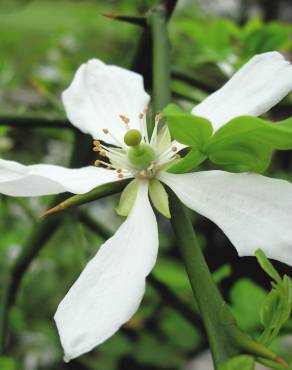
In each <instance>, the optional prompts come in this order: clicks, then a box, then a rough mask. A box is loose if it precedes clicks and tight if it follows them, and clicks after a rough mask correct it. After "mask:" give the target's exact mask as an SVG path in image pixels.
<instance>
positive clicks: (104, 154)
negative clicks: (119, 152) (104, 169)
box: [99, 150, 107, 157]
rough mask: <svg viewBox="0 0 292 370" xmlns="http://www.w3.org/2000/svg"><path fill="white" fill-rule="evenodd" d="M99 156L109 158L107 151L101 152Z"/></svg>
mask: <svg viewBox="0 0 292 370" xmlns="http://www.w3.org/2000/svg"><path fill="white" fill-rule="evenodd" d="M99 154H100V155H101V156H102V157H107V154H106V151H105V150H101V151H100V152H99Z"/></svg>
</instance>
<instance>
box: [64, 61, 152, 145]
mask: <svg viewBox="0 0 292 370" xmlns="http://www.w3.org/2000/svg"><path fill="white" fill-rule="evenodd" d="M62 98H63V103H64V106H65V110H66V113H67V116H68V118H69V120H70V121H71V122H72V124H73V125H74V126H76V127H77V128H79V129H80V130H81V131H83V132H85V133H88V134H91V135H92V137H93V138H95V139H100V140H104V141H106V142H108V143H111V144H117V143H116V142H115V141H114V140H113V139H112V138H111V137H110V136H109V135H105V134H104V133H103V131H102V129H103V128H107V129H108V130H110V132H112V133H113V134H114V135H115V136H116V137H117V138H118V139H119V140H120V141H122V140H123V137H124V135H125V132H126V131H125V124H124V123H123V122H122V121H121V119H120V117H119V115H125V116H128V117H129V118H130V127H132V128H139V118H138V115H139V113H141V112H142V111H143V109H144V108H145V107H146V106H147V105H148V103H149V100H150V97H149V95H148V94H147V93H146V92H145V91H144V87H143V78H142V76H140V75H139V74H137V73H134V72H131V71H128V70H126V69H123V68H120V67H116V66H111V65H106V64H104V63H103V62H101V61H100V60H97V59H92V60H89V61H88V62H87V63H86V64H82V65H81V66H80V67H79V69H78V71H77V72H76V75H75V77H74V79H73V81H72V83H71V85H70V86H69V88H68V89H67V90H65V91H64V92H63V95H62Z"/></svg>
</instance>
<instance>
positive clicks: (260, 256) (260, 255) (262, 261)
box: [255, 249, 282, 283]
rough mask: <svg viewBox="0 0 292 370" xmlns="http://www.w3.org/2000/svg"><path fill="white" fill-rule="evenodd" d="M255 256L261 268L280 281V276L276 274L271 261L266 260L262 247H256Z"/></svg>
mask: <svg viewBox="0 0 292 370" xmlns="http://www.w3.org/2000/svg"><path fill="white" fill-rule="evenodd" d="M255 256H256V258H257V261H258V263H259V265H260V266H261V268H262V269H263V270H264V271H265V272H266V273H267V274H268V275H269V276H270V277H271V278H272V279H274V280H275V281H276V282H277V283H281V282H282V279H281V276H280V275H279V274H278V272H277V271H276V269H275V268H274V266H273V265H272V263H271V262H270V261H269V260H268V258H267V257H266V255H265V253H264V251H263V250H262V249H258V250H257V251H256V252H255Z"/></svg>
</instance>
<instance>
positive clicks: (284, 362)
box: [275, 357, 289, 366]
mask: <svg viewBox="0 0 292 370" xmlns="http://www.w3.org/2000/svg"><path fill="white" fill-rule="evenodd" d="M275 362H277V363H278V364H280V365H282V366H288V365H289V364H288V362H286V361H285V360H283V359H282V358H280V357H276V358H275Z"/></svg>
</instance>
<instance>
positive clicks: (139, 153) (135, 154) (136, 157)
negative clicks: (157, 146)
mask: <svg viewBox="0 0 292 370" xmlns="http://www.w3.org/2000/svg"><path fill="white" fill-rule="evenodd" d="M154 158H155V152H154V150H153V148H152V147H151V146H150V145H148V144H144V143H143V144H139V145H137V146H134V147H132V148H130V149H129V151H128V159H129V161H130V162H131V164H132V165H133V166H135V167H136V168H137V169H141V170H142V169H147V168H148V167H149V166H150V165H151V162H152V161H153V160H154Z"/></svg>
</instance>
